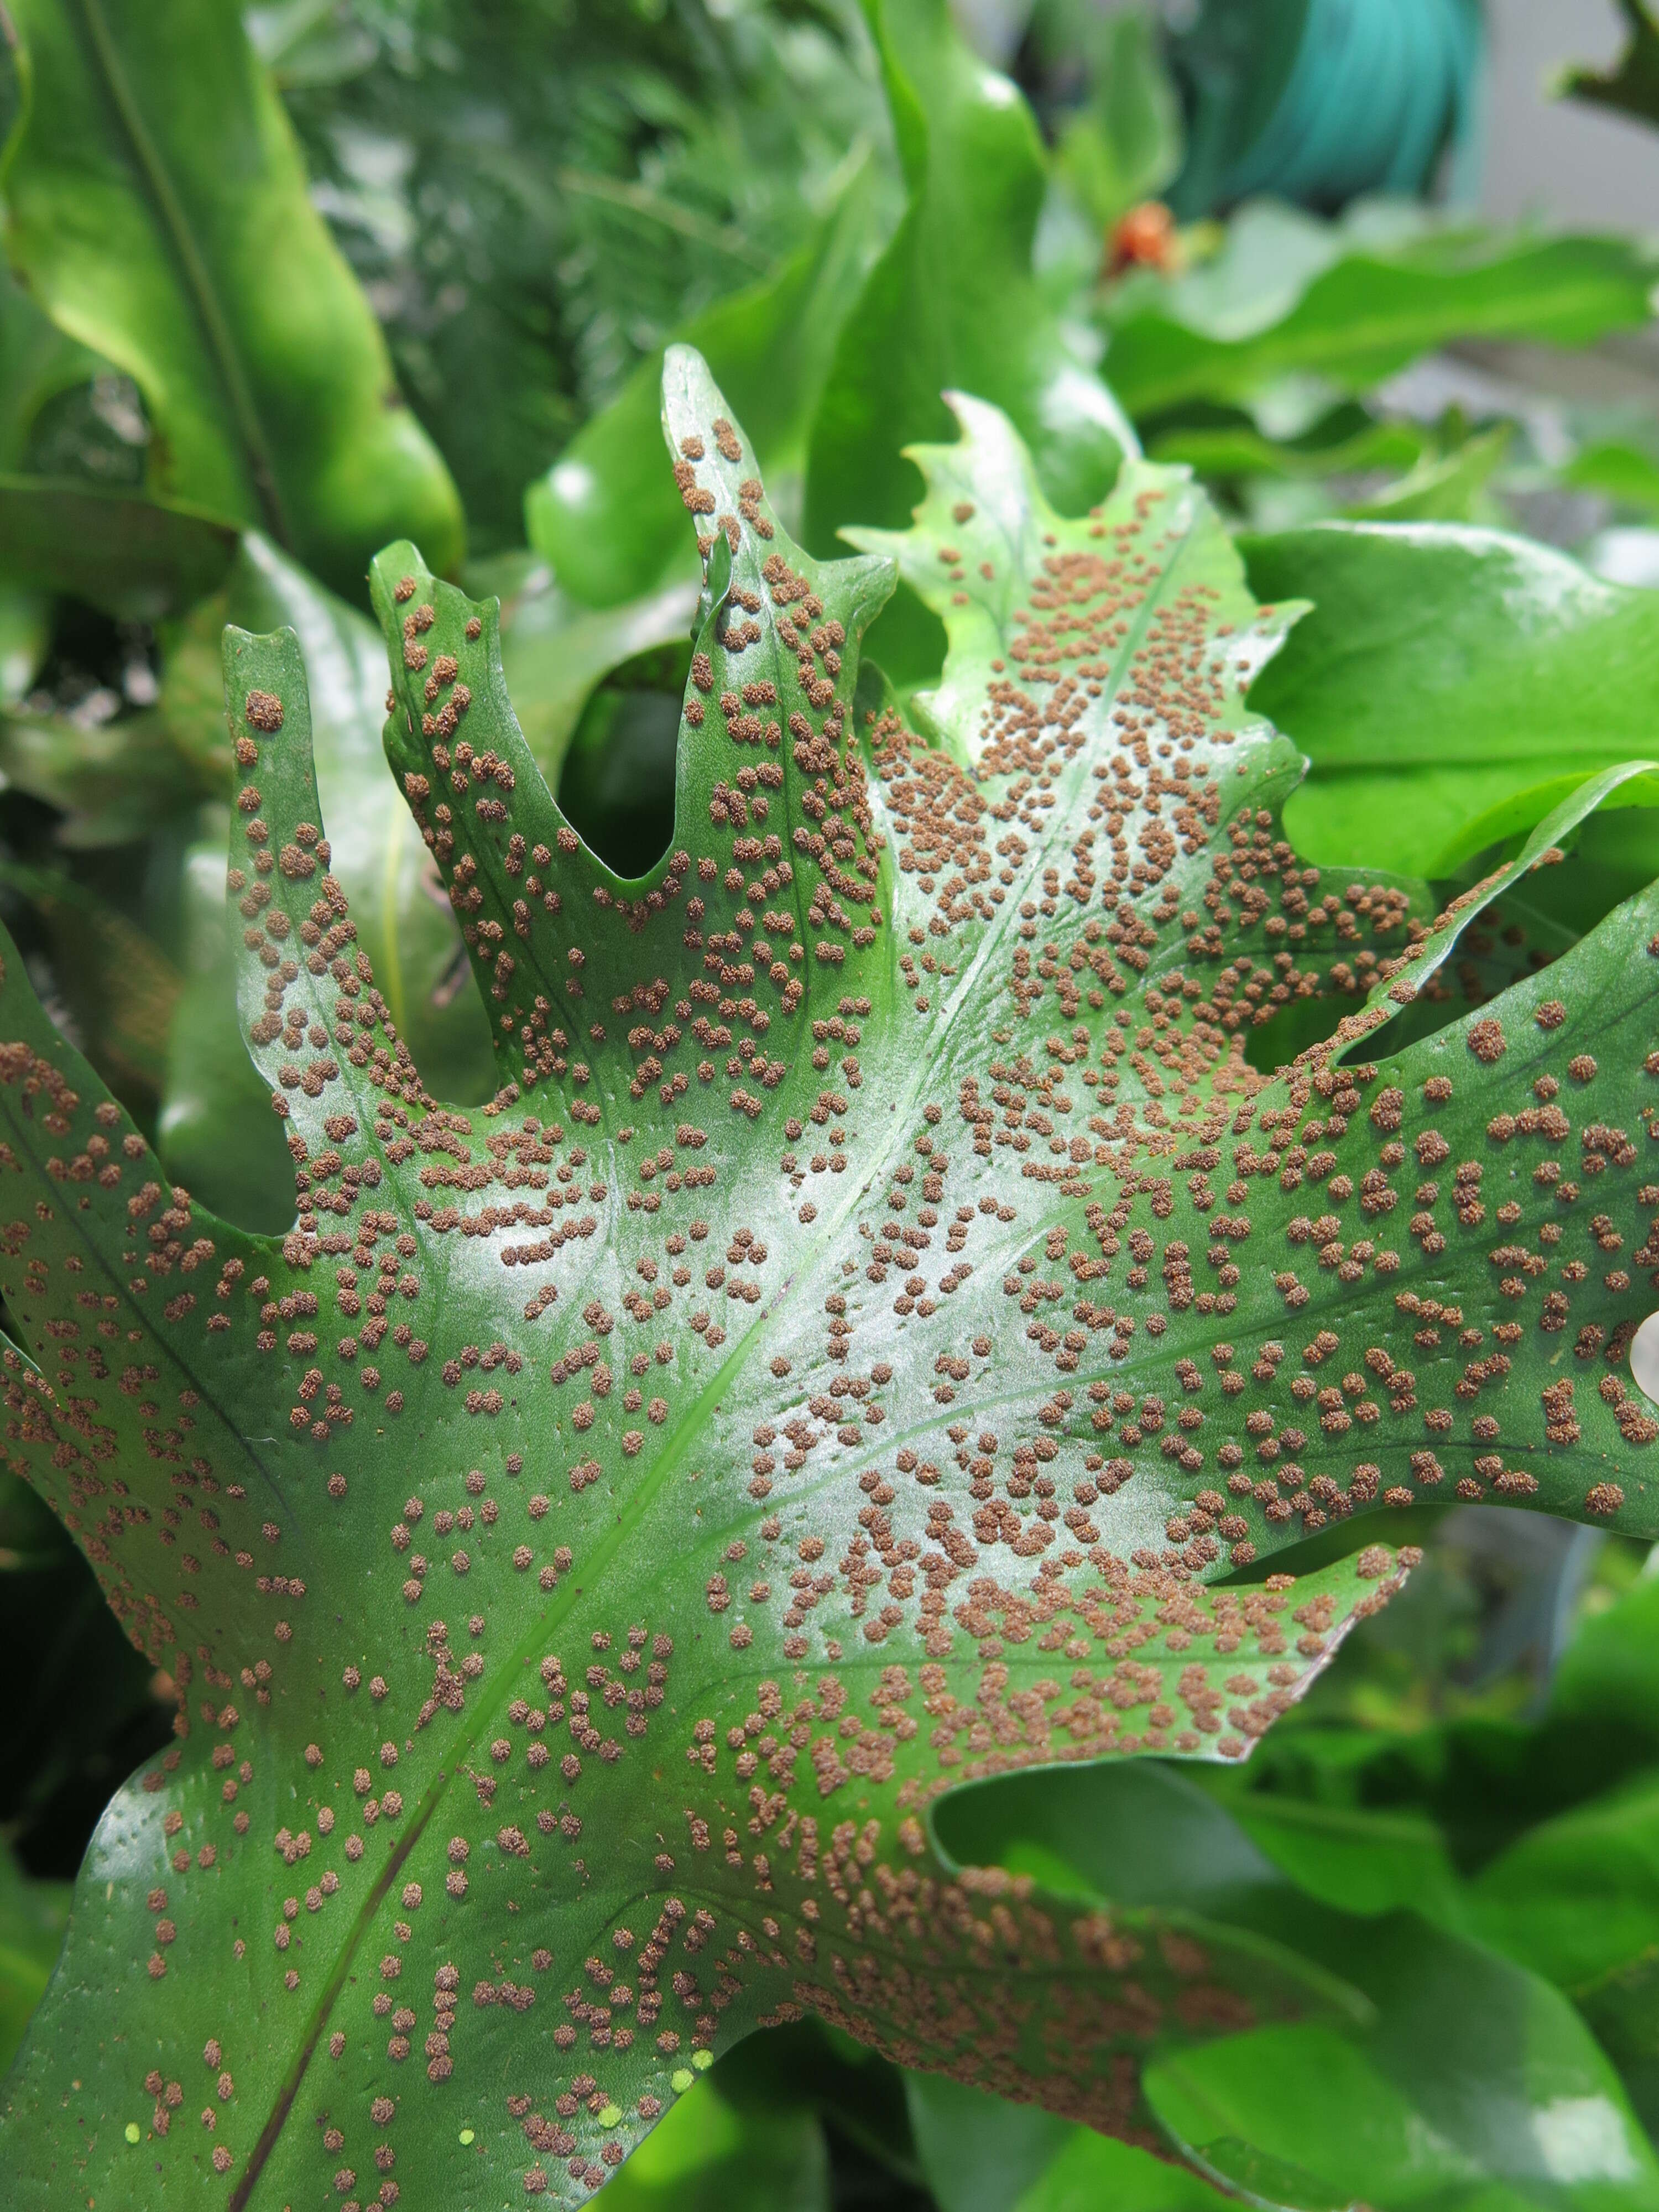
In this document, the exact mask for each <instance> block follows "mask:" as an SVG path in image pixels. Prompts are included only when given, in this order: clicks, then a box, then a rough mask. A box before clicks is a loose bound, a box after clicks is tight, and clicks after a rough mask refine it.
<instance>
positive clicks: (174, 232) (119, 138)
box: [5, 0, 462, 592]
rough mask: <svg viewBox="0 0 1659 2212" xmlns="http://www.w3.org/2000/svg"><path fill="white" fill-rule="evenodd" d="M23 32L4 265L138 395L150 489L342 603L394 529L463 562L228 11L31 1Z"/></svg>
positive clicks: (440, 486)
mask: <svg viewBox="0 0 1659 2212" xmlns="http://www.w3.org/2000/svg"><path fill="white" fill-rule="evenodd" d="M12 15H13V17H14V19H15V24H16V28H17V31H18V32H19V33H21V40H22V50H23V55H24V58H25V61H26V65H27V66H26V70H25V82H26V84H27V95H28V96H27V105H26V107H25V111H24V113H23V116H22V118H21V121H20V123H19V124H18V125H17V128H16V130H15V132H14V135H13V138H12V141H11V143H10V144H9V147H8V149H7V153H6V170H5V176H6V198H7V207H8V210H9V232H8V241H7V242H8V248H9V252H10V254H11V257H12V260H13V263H14V264H15V267H16V268H17V269H18V270H20V272H21V274H22V275H23V276H24V277H25V278H26V279H27V283H28V284H29V286H30V289H31V291H32V293H33V296H34V298H35V299H36V300H37V301H38V302H39V303H40V306H41V307H44V308H45V309H46V313H48V314H49V315H50V316H51V317H52V319H53V321H54V322H56V323H57V324H58V326H59V328H60V329H62V330H64V331H68V332H69V333H70V335H71V336H72V337H76V338H79V339H80V340H81V341H82V343H84V344H86V345H88V346H89V347H90V348H92V349H93V350H94V353H96V354H98V355H99V356H102V357H103V358H105V359H106V360H107V361H109V362H112V363H113V364H114V365H115V366H116V367H117V368H120V369H121V370H123V371H125V374H128V375H130V376H131V378H132V380H133V381H134V382H135V383H136V384H137V386H138V389H139V391H140V392H141V393H142V394H143V400H144V404H145V407H146V409H147V410H148V411H149V420H150V422H151V425H152V427H153V430H154V434H155V435H154V439H153V442H152V445H151V448H150V454H149V464H150V471H151V478H152V487H153V489H155V490H156V491H158V492H159V493H161V495H163V496H164V497H165V498H166V499H167V500H168V501H176V502H183V503H185V505H186V506H188V507H195V508H198V509H202V510H205V511H207V512H209V513H213V514H216V515H218V516H221V517H222V518H223V519H224V520H227V521H228V522H231V523H246V524H253V525H257V526H261V527H263V528H264V529H267V530H269V531H270V532H271V533H272V534H273V535H274V536H275V537H276V538H278V539H279V540H281V541H283V542H285V543H286V544H289V546H290V547H292V549H293V550H295V552H296V553H297V554H298V555H299V556H301V558H302V559H303V560H304V561H305V562H307V565H308V566H309V567H311V568H313V569H314V570H315V571H316V572H317V573H318V574H320V575H322V576H325V577H326V578H327V579H328V580H329V581H330V582H331V583H333V584H335V585H336V586H337V587H338V588H340V589H343V590H348V591H353V592H355V591H357V590H359V589H361V581H362V569H363V565H364V563H365V562H366V561H367V559H368V556H369V554H370V552H371V551H372V550H374V546H375V545H377V544H380V543H381V542H382V541H383V540H384V539H385V538H386V537H387V536H388V535H389V534H390V533H391V532H393V531H396V530H398V529H400V528H402V529H417V530H419V531H420V532H422V535H423V536H424V537H425V538H427V540H428V543H429V544H430V546H431V549H432V552H433V556H434V558H435V560H437V561H438V562H439V564H440V565H441V566H448V565H449V564H450V563H452V562H454V561H455V560H457V559H458V558H459V553H460V546H461V534H462V526H461V517H460V510H459V501H458V498H457V495H456V492H455V488H454V486H453V483H451V481H450V478H449V474H448V471H447V469H446V468H445V467H444V465H443V462H442V461H441V459H440V458H439V456H438V454H437V453H436V452H435V450H434V448H433V447H432V445H431V443H430V441H428V438H427V436H426V435H425V433H424V432H423V431H422V429H421V428H420V426H419V424H418V423H417V422H416V421H415V419H414V417H413V416H412V415H410V412H409V410H408V409H407V408H406V407H405V406H404V405H403V404H402V402H401V400H400V399H399V398H398V393H397V391H396V387H395V386H394V384H393V382H392V372H391V365H390V362H389V360H388V358H387V355H386V343H385V340H384V339H383V337H381V335H380V329H379V327H378V325H376V323H375V320H374V314H373V313H372V312H371V310H370V308H369V306H368V301H366V300H365V299H364V297H363V295H362V291H361V289H359V287H358V285H357V283H356V278H355V277H354V276H352V274H351V271H350V270H349V268H348V266H347V265H346V263H345V261H344V259H343V257H342V255H341V253H340V252H339V250H338V248H337V246H335V245H334V243H333V242H332V240H331V239H330V237H329V235H328V232H327V228H326V227H325V224H324V222H323V220H322V218H321V216H319V214H318V213H317V211H316V210H315V209H314V208H313V206H312V205H311V204H310V200H309V197H308V195H307V188H306V177H305V170H304V165H303V162H302V161H301V156H300V152H299V148H298V145H297V143H295V137H294V133H293V130H292V128H291V126H290V125H289V122H288V119H287V118H286V116H285V115H284V114H283V108H282V105H281V102H280V101H279V100H278V99H277V97H276V92H275V90H274V88H273V87H272V86H271V84H270V81H269V79H268V78H267V76H265V74H264V70H263V69H262V68H261V66H260V64H259V63H258V59H257V58H256V56H255V55H254V52H253V50H252V46H250V45H249V43H248V40H247V38H246V33H245V32H244V31H243V29H242V27H241V23H240V19H239V17H238V15H237V14H236V11H235V10H234V9H232V8H228V7H225V6H222V5H221V4H220V0H163V4H159V5H148V4H145V5H135V4H133V0H21V4H20V5H18V6H17V7H16V8H15V9H13V10H12ZM181 529H182V523H181V522H178V521H176V522H174V524H173V526H172V532H173V537H174V538H180V532H181ZM180 550H181V552H185V551H188V552H190V553H191V557H192V558H194V559H197V560H199V559H200V558H201V552H200V550H195V549H192V548H191V547H190V546H189V545H188V544H187V542H186V541H185V540H184V539H182V538H180Z"/></svg>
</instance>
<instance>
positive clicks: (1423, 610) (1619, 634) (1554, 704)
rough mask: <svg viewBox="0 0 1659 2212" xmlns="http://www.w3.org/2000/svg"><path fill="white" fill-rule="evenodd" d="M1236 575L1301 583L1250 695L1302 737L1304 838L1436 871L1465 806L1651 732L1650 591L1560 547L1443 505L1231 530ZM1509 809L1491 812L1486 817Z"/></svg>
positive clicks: (1623, 750)
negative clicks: (1425, 519) (1238, 565)
mask: <svg viewBox="0 0 1659 2212" xmlns="http://www.w3.org/2000/svg"><path fill="white" fill-rule="evenodd" d="M1242 550H1243V554H1244V558H1245V562H1246V566H1247V568H1248V570H1249V577H1250V581H1251V585H1252V587H1253V588H1254V589H1255V591H1256V592H1258V593H1259V594H1260V595H1261V598H1263V599H1267V600H1270V601H1272V600H1277V599H1311V600H1313V601H1314V602H1315V604H1314V605H1313V607H1312V609H1311V610H1310V612H1308V613H1307V614H1305V615H1304V617H1302V619H1301V621H1300V622H1298V623H1297V626H1296V629H1294V630H1293V631H1292V632H1291V638H1290V641H1289V642H1288V644H1287V646H1286V648H1285V652H1284V653H1282V654H1281V655H1280V656H1279V659H1278V660H1277V661H1276V662H1275V663H1273V665H1271V666H1270V667H1269V668H1267V669H1266V670H1264V671H1263V673H1262V675H1261V679H1260V681H1259V682H1258V684H1257V685H1256V687H1255V691H1254V692H1253V694H1252V703H1253V704H1254V705H1255V706H1257V707H1259V708H1261V712H1262V713H1263V714H1268V715H1271V716H1272V718H1273V720H1274V721H1275V722H1276V723H1277V724H1278V726H1279V727H1280V728H1281V729H1283V730H1284V731H1285V732H1286V733H1287V734H1288V735H1289V736H1291V738H1294V740H1295V741H1296V743H1297V744H1298V745H1300V746H1302V747H1303V748H1304V750H1306V752H1307V753H1308V754H1309V756H1310V759H1311V760H1312V763H1313V773H1312V775H1311V776H1310V779H1309V781H1308V782H1307V783H1306V784H1304V787H1302V789H1301V790H1300V791H1299V792H1297V794H1296V796H1295V797H1294V799H1292V800H1291V803H1290V806H1289V809H1288V818H1289V822H1290V826H1291V830H1292V832H1293V834H1294V835H1295V836H1296V837H1297V840H1298V841H1299V842H1300V843H1301V845H1302V846H1303V847H1304V849H1306V850H1307V851H1309V852H1310V853H1316V854H1319V855H1320V857H1321V858H1322V859H1328V860H1334V861H1340V860H1358V859H1359V858H1361V857H1362V856H1363V857H1364V859H1366V860H1370V861H1373V862H1374V863H1376V864H1379V865H1382V866H1395V867H1398V866H1418V867H1421V868H1423V869H1424V870H1425V872H1427V873H1430V874H1434V873H1436V872H1442V871H1447V872H1449V868H1450V866H1453V865H1455V863H1456V862H1457V861H1458V860H1461V859H1462V857H1464V850H1465V834H1466V832H1467V830H1468V826H1469V825H1470V823H1473V822H1474V820H1475V819H1476V817H1480V816H1483V815H1486V813H1487V812H1488V811H1489V810H1491V809H1493V808H1495V807H1497V806H1498V805H1500V803H1501V802H1503V801H1504V800H1507V799H1511V798H1513V797H1515V796H1516V795H1517V794H1519V793H1524V792H1528V791H1529V790H1531V789H1532V788H1533V787H1534V786H1541V785H1544V784H1546V783H1550V784H1551V786H1552V788H1551V791H1550V794H1549V797H1548V798H1547V799H1546V800H1545V801H1544V803H1543V804H1542V805H1540V806H1539V807H1538V809H1537V811H1536V812H1532V813H1529V814H1528V813H1527V812H1525V811H1523V812H1522V815H1521V816H1519V817H1516V818H1517V819H1522V820H1537V819H1538V818H1539V816H1540V815H1541V814H1542V813H1543V812H1545V811H1547V805H1548V804H1549V803H1551V802H1552V801H1553V798H1554V797H1555V796H1556V795H1559V793H1560V791H1561V789H1562V787H1563V786H1564V785H1565V782H1567V781H1570V780H1571V779H1572V778H1574V777H1575V776H1576V777H1581V778H1582V777H1583V776H1586V775H1589V774H1591V773H1592V772H1593V771H1594V770H1595V769H1600V768H1601V767H1603V766H1606V765H1607V764H1608V763H1612V762H1613V761H1618V760H1625V759H1628V758H1630V757H1632V755H1641V754H1644V753H1646V752H1648V751H1650V750H1651V749H1652V747H1651V731H1652V726H1653V714H1652V703H1651V702H1652V683H1651V675H1650V671H1651V669H1652V666H1653V665H1654V662H1653V656H1654V653H1655V649H1656V645H1659V601H1656V599H1655V598H1654V596H1653V594H1652V593H1651V592H1639V591H1634V590H1632V589H1629V588H1628V587H1626V586H1620V585H1617V584H1607V583H1604V582H1602V580H1601V579H1600V578H1599V577H1595V576H1592V575H1590V574H1588V572H1587V571H1586V570H1585V569H1583V568H1581V567H1580V566H1579V564H1578V563H1577V562H1576V561H1574V560H1572V559H1571V557H1570V556H1567V555H1566V554H1565V553H1559V552H1557V551H1555V550H1553V549H1552V548H1550V547H1547V546H1543V545H1540V544H1535V543H1534V541H1532V540H1530V539H1528V538H1518V537H1514V536H1511V535H1510V534H1508V533H1506V532H1499V531H1490V530H1480V529H1471V528H1462V527H1459V526H1455V525H1449V524H1413V525H1395V524H1351V523H1324V524H1320V525H1317V526H1315V527H1313V528H1311V529H1307V530H1294V531H1285V532H1280V533H1279V534H1277V535H1274V536H1272V537H1257V538H1246V539H1244V540H1243V546H1242ZM1507 826H1509V825H1506V824H1504V823H1499V822H1494V823H1492V825H1491V829H1490V835H1491V836H1492V837H1494V838H1495V837H1497V836H1500V835H1503V834H1504V831H1505V828H1506V827H1507Z"/></svg>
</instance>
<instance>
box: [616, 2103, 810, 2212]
mask: <svg viewBox="0 0 1659 2212" xmlns="http://www.w3.org/2000/svg"><path fill="white" fill-rule="evenodd" d="M723 2070H724V2069H722V2073H723ZM723 2088H724V2082H723V2080H722V2079H721V2076H720V2075H715V2076H714V2077H712V2078H708V2079H705V2080H703V2081H699V2082H697V2083H696V2086H695V2087H692V2088H691V2089H690V2090H688V2091H687V2093H685V2095H684V2096H683V2097H682V2098H681V2099H680V2100H679V2101H678V2104H676V2105H674V2106H672V2107H671V2110H670V2111H669V2112H668V2114H667V2117H666V2118H665V2119H664V2121H663V2123H662V2124H661V2126H660V2127H659V2128H658V2129H657V2130H655V2132H654V2133H653V2134H652V2135H650V2136H647V2138H646V2140H645V2142H643V2143H641V2146H640V2148H639V2149H638V2150H637V2151H636V2152H635V2154H634V2156H633V2157H632V2158H631V2159H630V2160H629V2162H628V2164H627V2165H626V2166H624V2167H623V2170H622V2172H620V2173H619V2174H618V2175H617V2178H616V2179H615V2180H614V2181H613V2182H611V2184H610V2185H609V2186H610V2189H611V2197H610V2198H609V2199H608V2200H607V2203H606V2207H605V2212H612V2207H613V2206H614V2209H615V2212H830V2194H829V2156H828V2154H827V2151H826V2149H825V2147H824V2141H823V2129H822V2127H821V2126H820V2125H819V2124H818V2121H817V2118H815V2117H814V2115H813V2114H812V2113H811V2112H808V2111H805V2110H803V2109H801V2108H800V2107H799V2106H797V2107H794V2108H791V2107H790V2106H782V2107H781V2108H769V2107H768V2106H765V2105H763V2104H760V2103H757V2102H756V2101H754V2100H744V2101H743V2102H741V2103H737V2104H734V2103H732V2101H730V2100H729V2099H728V2098H727V2097H726V2095H724V2094H723V2093H722V2091H723Z"/></svg>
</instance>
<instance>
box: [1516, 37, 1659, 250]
mask: <svg viewBox="0 0 1659 2212" xmlns="http://www.w3.org/2000/svg"><path fill="white" fill-rule="evenodd" d="M1486 21H1487V26H1488V32H1489V37H1490V42H1491V66H1490V73H1489V76H1488V80H1487V87H1486V99H1487V108H1486V165H1485V178H1484V182H1483V185H1482V188H1481V192H1480V204H1481V206H1482V207H1483V208H1484V210H1486V213H1487V214H1488V215H1490V216H1495V217H1497V218H1498V219H1499V220H1502V221H1512V220H1513V219H1514V218H1515V217H1516V216H1522V215H1528V214H1535V215H1538V216H1543V217H1545V218H1547V219H1550V220H1553V221H1555V222H1573V223H1577V224H1584V225H1589V224H1595V223H1606V224H1607V225H1608V226H1609V227H1613V228H1619V229H1620V230H1648V229H1652V230H1656V231H1659V129H1654V128H1651V127H1650V126H1649V125H1644V124H1639V123H1631V122H1626V120H1625V118H1623V117H1622V116H1618V115H1614V114H1613V113H1611V112H1609V111H1608V110H1607V109H1604V108H1595V107H1586V106H1583V105H1581V104H1580V103H1579V102H1578V101H1577V100H1553V99H1551V98H1550V97H1549V95H1548V94H1547V90H1546V89H1545V88H1546V85H1547V81H1548V79H1549V78H1550V77H1551V76H1553V74H1554V72H1555V71H1556V70H1558V69H1559V67H1560V65H1561V64H1562V63H1563V62H1567V61H1582V62H1589V63H1593V64H1596V65H1597V66H1598V67H1599V66H1604V65H1605V64H1607V63H1609V62H1611V61H1612V59H1613V57H1614V56H1615V55H1616V54H1617V53H1618V52H1619V51H1620V46H1621V44H1622V43H1623V39H1622V33H1621V29H1620V16H1619V12H1618V9H1616V8H1615V7H1614V5H1613V0H1486Z"/></svg>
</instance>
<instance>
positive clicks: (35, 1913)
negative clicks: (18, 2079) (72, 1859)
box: [0, 1844, 70, 2066]
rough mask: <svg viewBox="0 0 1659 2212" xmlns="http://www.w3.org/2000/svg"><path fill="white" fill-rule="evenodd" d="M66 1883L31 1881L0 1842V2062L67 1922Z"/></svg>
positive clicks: (34, 2001)
mask: <svg viewBox="0 0 1659 2212" xmlns="http://www.w3.org/2000/svg"><path fill="white" fill-rule="evenodd" d="M69 1905H70V1885H69V1884H68V1882H66V1881H30V1879H29V1877H28V1876H27V1875H26V1874H25V1873H24V1871H23V1869H21V1867H20V1866H19V1865H18V1863H17V1862H16V1860H15V1858H14V1857H13V1856H12V1854H11V1852H10V1850H9V1849H7V1848H6V1847H5V1846H4V1845H3V1844H0V2066H9V2064H10V2063H11V2061H12V2058H13V2057H14V2056H15V2052H16V2050H17V2046H18V2045H19V2044H20V2043H21V2041H22V2039H23V2031H24V2029H25V2028H26V2027H27V2026H28V2022H29V2015H30V2014H31V2013H33V2010H34V2008H35V2007H36V2005H38V2004H39V2003H40V1999H41V1996H42V1995H43V1994H44V1993H45V1990H46V1983H47V1981H48V1979H49V1978H50V1977H51V1974H52V1966H53V1965H54V1963H55V1962H56V1960H57V1957H58V1948H59V1946H60V1945H61V1944H62V1942H63V1940H64V1929H65V1927H66V1926H67V1925H68V1923H69Z"/></svg>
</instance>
